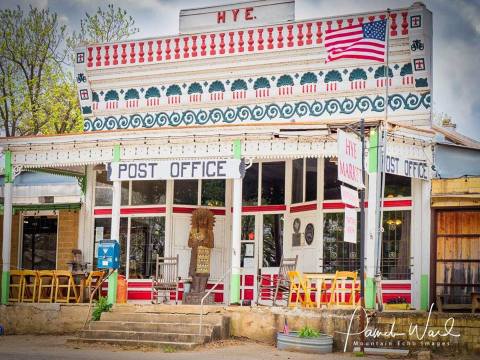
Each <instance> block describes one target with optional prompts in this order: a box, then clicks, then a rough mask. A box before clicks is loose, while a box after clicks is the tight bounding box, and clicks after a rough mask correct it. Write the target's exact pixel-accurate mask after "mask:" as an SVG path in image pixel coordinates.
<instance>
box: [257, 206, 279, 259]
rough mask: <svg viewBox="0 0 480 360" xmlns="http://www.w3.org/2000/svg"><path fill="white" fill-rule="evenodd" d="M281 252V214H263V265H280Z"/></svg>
mask: <svg viewBox="0 0 480 360" xmlns="http://www.w3.org/2000/svg"><path fill="white" fill-rule="evenodd" d="M282 253H283V215H282V214H269V215H263V262H262V263H263V267H277V266H280V260H281V258H282Z"/></svg>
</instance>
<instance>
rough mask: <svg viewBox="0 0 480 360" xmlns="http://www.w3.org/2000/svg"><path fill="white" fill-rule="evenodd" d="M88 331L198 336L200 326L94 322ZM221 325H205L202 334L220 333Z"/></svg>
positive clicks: (167, 323) (165, 323)
mask: <svg viewBox="0 0 480 360" xmlns="http://www.w3.org/2000/svg"><path fill="white" fill-rule="evenodd" d="M88 330H128V331H144V332H166V333H187V334H196V333H198V330H199V324H196V323H181V322H178V323H169V322H161V323H154V322H142V321H92V322H90V323H89V325H88ZM220 330H221V329H220V325H212V324H203V326H202V332H203V333H204V334H205V335H210V334H212V333H215V332H218V333H219V332H220Z"/></svg>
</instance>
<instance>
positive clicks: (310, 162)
mask: <svg viewBox="0 0 480 360" xmlns="http://www.w3.org/2000/svg"><path fill="white" fill-rule="evenodd" d="M305 165H306V166H305V201H314V200H317V159H316V158H309V159H306V160H305Z"/></svg>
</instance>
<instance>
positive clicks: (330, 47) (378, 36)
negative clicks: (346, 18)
mask: <svg viewBox="0 0 480 360" xmlns="http://www.w3.org/2000/svg"><path fill="white" fill-rule="evenodd" d="M386 33H387V20H379V21H372V22H369V23H365V24H359V25H352V26H348V27H345V28H342V29H337V30H327V31H326V32H325V34H326V35H325V47H326V49H327V52H328V56H327V59H326V60H325V62H326V63H328V62H330V61H335V60H339V59H366V60H374V61H379V62H384V60H385V47H386V41H385V36H386Z"/></svg>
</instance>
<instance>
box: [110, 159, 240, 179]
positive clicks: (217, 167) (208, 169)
mask: <svg viewBox="0 0 480 360" xmlns="http://www.w3.org/2000/svg"><path fill="white" fill-rule="evenodd" d="M244 174H245V163H244V162H243V160H239V159H208V160H164V161H134V162H133V161H132V162H112V163H110V164H108V180H109V181H127V180H169V179H179V180H180V179H181V180H189V179H240V178H242V177H243V175H244Z"/></svg>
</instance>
